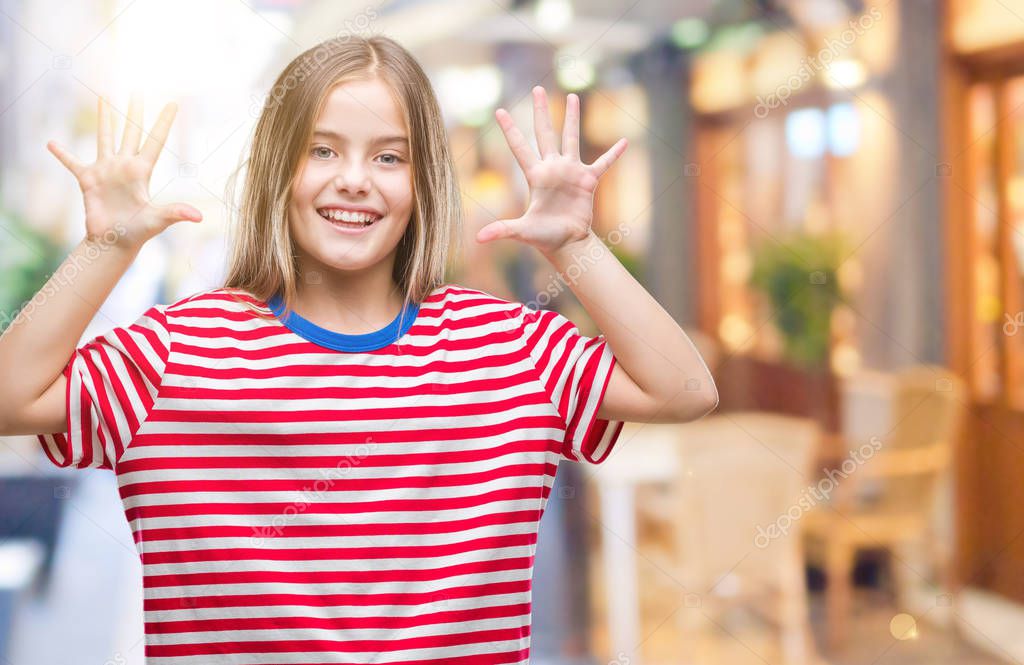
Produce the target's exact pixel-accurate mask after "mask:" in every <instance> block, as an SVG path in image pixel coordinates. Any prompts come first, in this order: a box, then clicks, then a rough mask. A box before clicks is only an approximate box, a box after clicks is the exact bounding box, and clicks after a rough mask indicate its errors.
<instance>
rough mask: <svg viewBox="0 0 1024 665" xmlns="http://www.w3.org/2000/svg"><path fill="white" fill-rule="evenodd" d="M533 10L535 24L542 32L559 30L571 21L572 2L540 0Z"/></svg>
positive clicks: (565, 0)
mask: <svg viewBox="0 0 1024 665" xmlns="http://www.w3.org/2000/svg"><path fill="white" fill-rule="evenodd" d="M534 11H535V14H534V16H535V17H536V19H537V25H538V26H540V29H541V30H543V31H544V32H559V31H560V30H563V29H564V28H565V27H566V26H567V25H569V22H570V21H572V13H573V12H572V3H570V2H569V0H540V2H538V3H537V8H536V9H535V10H534Z"/></svg>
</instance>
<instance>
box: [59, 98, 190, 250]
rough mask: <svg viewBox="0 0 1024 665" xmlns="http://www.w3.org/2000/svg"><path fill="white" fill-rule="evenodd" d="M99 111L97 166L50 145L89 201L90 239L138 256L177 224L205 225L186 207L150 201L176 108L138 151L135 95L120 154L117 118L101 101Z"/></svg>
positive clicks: (139, 114) (138, 103)
mask: <svg viewBox="0 0 1024 665" xmlns="http://www.w3.org/2000/svg"><path fill="white" fill-rule="evenodd" d="M98 106H99V131H98V132H97V150H96V153H97V154H96V162H95V163H93V164H89V165H88V166H86V165H83V164H82V163H81V162H79V161H78V160H77V159H75V157H74V156H72V155H71V154H70V153H69V152H67V151H66V150H64V149H63V148H61V147H60V146H59V145H57V143H56V142H54V141H50V142H48V143H47V144H46V147H47V149H49V150H50V152H51V153H53V155H54V156H55V157H56V158H57V159H59V160H60V162H61V163H62V164H63V165H64V166H66V167H67V168H68V170H70V171H71V173H72V174H74V176H75V178H76V179H77V180H78V185H79V187H80V188H81V190H82V197H83V198H84V199H85V228H86V237H87V238H89V239H92V240H103V241H104V242H107V243H113V244H115V245H117V246H121V247H127V248H129V249H133V250H137V249H139V248H141V247H142V245H143V243H145V242H146V241H147V240H149V239H150V238H152V237H154V236H156V235H157V234H159V233H160V232H161V231H163V230H164V229H166V228H167V227H168V226H170V225H171V224H174V223H175V222H179V221H183V220H184V221H190V222H200V221H202V219H203V215H202V213H201V212H199V210H197V209H196V208H194V207H192V206H190V205H188V204H186V203H172V204H169V205H165V206H154V205H153V204H152V202H151V201H150V198H149V178H150V176H151V175H152V173H153V166H154V165H155V164H156V160H157V159H158V158H159V157H160V151H161V150H162V149H163V147H164V141H166V140H167V134H168V132H169V131H170V129H171V123H173V122H174V115H175V113H176V112H177V110H178V109H177V105H176V104H174V103H173V102H172V103H169V104H167V105H166V106H164V108H163V110H162V111H160V117H158V118H157V121H156V124H155V125H154V126H153V131H152V132H150V134H149V137H148V138H147V139H146V143H145V145H143V146H142V150H141V151H140V150H139V140H140V137H141V134H142V99H141V98H140V96H138V95H134V94H133V95H132V98H131V101H130V102H129V105H128V120H127V122H126V123H125V127H124V135H123V137H122V139H121V148H120V150H118V151H117V152H116V153H115V152H114V146H113V140H112V136H111V135H112V133H113V124H114V123H113V113H112V112H111V110H110V108H109V105H108V104H107V103H106V100H105V99H104V98H103V97H100V98H99V102H98ZM110 231H114V234H111V233H110ZM115 234H116V235H115ZM115 238H116V239H115Z"/></svg>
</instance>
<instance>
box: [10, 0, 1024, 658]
mask: <svg viewBox="0 0 1024 665" xmlns="http://www.w3.org/2000/svg"><path fill="white" fill-rule="evenodd" d="M376 33H383V34H387V35H389V36H392V37H394V38H396V39H398V40H399V41H400V42H402V43H403V44H404V45H406V47H407V48H409V49H410V50H411V51H412V52H413V53H414V54H415V55H416V57H417V58H418V59H419V60H420V62H421V63H422V64H423V66H424V67H425V69H427V71H428V73H429V74H430V77H431V79H432V81H433V83H434V85H435V88H436V91H437V93H438V96H439V98H440V100H441V102H442V104H443V106H444V112H445V117H446V121H447V125H448V129H449V134H450V139H451V144H452V147H453V150H454V155H455V158H456V161H457V166H458V169H459V171H460V179H461V187H462V193H463V200H464V206H465V211H466V214H467V223H466V226H465V229H464V233H463V234H462V235H463V238H462V241H461V247H460V248H458V251H457V253H456V254H455V255H454V261H453V264H452V267H451V274H450V275H449V281H453V282H457V283H460V284H463V285H466V286H470V287H473V288H479V289H483V290H486V291H489V292H491V293H494V294H496V295H500V296H502V297H506V298H510V299H516V300H519V301H522V302H534V303H536V304H537V305H538V306H540V307H544V308H548V309H556V310H559V311H561V312H562V313H564V314H565V315H567V316H569V317H570V318H571V319H573V320H574V321H576V322H577V323H578V325H579V326H580V328H581V330H583V331H585V332H586V333H587V334H591V335H593V334H597V333H598V331H597V330H595V329H594V327H593V323H592V322H591V321H590V320H589V319H588V317H587V314H586V312H585V311H584V310H583V309H582V308H581V307H580V306H579V303H578V302H577V301H576V300H575V299H574V297H573V294H572V292H571V291H570V290H569V288H568V287H567V286H566V285H565V284H564V282H562V281H560V280H559V279H558V278H556V277H555V275H554V274H553V271H552V270H550V269H549V267H548V266H547V265H546V264H545V263H544V262H543V260H542V259H541V258H540V257H539V255H537V254H536V253H535V252H533V251H532V250H530V249H529V248H525V247H520V246H518V245H517V244H515V243H511V242H497V243H490V244H487V245H483V246H481V245H478V244H477V243H476V242H475V241H474V239H473V236H474V235H475V233H476V231H477V230H478V229H479V228H480V227H481V226H483V224H485V223H487V222H489V221H492V220H494V219H497V218H502V217H507V216H517V215H518V214H519V213H520V211H521V210H522V209H523V206H524V205H525V201H526V200H525V196H526V188H525V180H524V179H523V178H522V175H521V173H520V172H519V169H518V167H517V165H516V163H515V161H514V159H513V158H512V156H511V153H510V152H509V150H508V147H507V146H506V144H505V141H504V137H503V136H502V133H501V131H500V129H498V127H497V126H496V123H495V122H494V117H493V111H494V109H495V108H496V107H498V106H503V107H505V108H508V109H509V110H510V111H511V112H512V114H513V116H514V117H515V118H516V121H517V123H518V124H519V126H520V127H521V128H524V129H526V130H529V129H530V128H532V126H533V124H532V116H531V106H530V89H531V87H532V86H533V85H536V84H540V85H543V86H545V88H547V90H548V93H549V95H550V96H551V100H552V105H553V109H552V112H553V114H554V116H555V117H554V122H555V123H556V124H555V126H556V127H561V122H562V113H563V108H564V103H565V95H566V94H567V93H568V92H577V93H578V94H579V95H580V96H581V100H582V110H583V128H582V146H583V157H584V160H585V161H591V160H593V159H594V158H596V157H597V156H598V155H599V154H601V153H602V152H603V151H604V150H606V149H607V148H608V147H610V146H611V145H612V144H613V143H614V142H615V141H616V140H617V139H618V138H619V137H622V136H625V137H628V138H629V141H630V146H629V149H628V150H627V152H626V153H625V155H624V156H623V157H622V158H621V159H620V160H619V161H618V162H617V164H616V165H615V166H614V167H613V168H612V169H611V170H610V171H609V172H608V173H607V175H605V177H604V178H603V179H602V183H601V185H600V187H599V189H598V198H597V217H596V221H595V230H596V231H597V233H598V235H600V236H601V237H602V239H603V240H604V241H605V244H606V245H607V246H608V247H609V248H610V249H611V250H612V251H613V252H615V254H616V255H617V256H618V257H619V259H620V260H621V261H622V262H623V264H624V265H626V267H627V268H628V269H629V270H630V271H631V272H632V273H633V274H634V275H635V276H636V277H637V278H638V279H639V280H640V281H641V282H643V284H644V285H645V286H646V287H647V288H648V290H650V291H651V293H653V294H654V295H655V297H656V298H657V299H658V301H659V302H660V303H661V304H662V305H663V306H664V307H665V308H666V309H667V310H668V311H669V312H670V313H672V315H673V316H674V317H675V318H676V320H677V321H678V322H679V323H680V325H682V326H683V327H684V329H685V330H686V331H687V332H688V334H689V335H690V336H691V338H692V339H693V341H694V342H695V344H696V345H697V346H698V348H699V349H700V350H701V351H702V353H703V354H704V358H705V360H706V361H707V362H708V365H709V367H710V368H711V370H712V372H713V374H714V376H715V379H716V382H717V385H718V389H719V393H720V395H721V403H720V406H719V408H718V410H717V411H716V412H715V413H713V414H711V415H709V416H707V417H705V418H703V419H701V420H699V421H697V422H693V423H687V424H683V425H664V424H644V423H627V424H626V426H625V428H624V430H623V432H622V435H621V437H620V439H619V443H618V444H617V446H616V448H615V450H614V451H613V452H612V454H611V456H610V457H609V458H608V459H606V460H605V461H604V462H603V463H602V464H601V465H599V466H590V465H582V464H573V463H569V462H563V463H562V465H561V466H560V468H559V470H558V475H557V482H556V488H555V491H554V492H553V494H552V497H551V500H550V503H549V507H548V509H547V511H546V513H545V515H544V519H543V520H542V524H541V536H540V544H539V547H538V551H537V563H536V566H537V568H536V577H535V586H534V597H533V614H534V618H533V633H532V661H531V662H535V663H618V664H620V665H626V664H627V663H628V664H633V665H636V664H637V663H651V664H654V663H693V662H699V663H730V664H733V663H747V662H750V663H926V662H927V663H958V664H960V663H1003V662H1006V663H1019V662H1022V661H1024V538H1022V535H1024V491H1022V489H1021V487H1022V484H1021V482H1020V479H1021V478H1022V477H1024V437H1022V432H1024V430H1022V427H1021V426H1022V424H1024V334H1021V335H1019V336H1018V332H1019V330H1020V329H1021V328H1022V327H1024V5H1021V3H1019V2H1011V1H1010V0H948V1H941V0H934V1H932V0H673V1H668V0H643V1H634V2H622V1H619V0H604V1H602V2H598V1H597V0H522V1H520V0H513V1H511V2H510V1H508V0H466V1H462V2H458V3H456V2H452V1H451V0H393V1H388V0H383V1H382V2H379V3H376V4H372V5H371V4H361V3H358V2H348V1H344V0H341V1H339V0H332V1H330V2H328V1H327V0H319V1H316V0H241V1H234V0H205V1H204V2H199V1H198V0H181V1H179V2H174V3H170V2H160V1H158V0H128V1H126V0H108V1H104V2H93V3H72V4H67V3H63V2H57V0H31V1H29V0H0V44H2V47H0V234H2V238H3V240H2V242H0V275H2V278H0V313H2V315H3V320H0V327H6V325H7V324H8V323H9V322H10V320H11V319H13V317H14V315H15V314H16V313H17V312H18V310H19V309H20V308H21V307H23V306H24V305H25V304H26V303H27V301H29V299H30V298H31V297H32V295H33V294H34V293H35V292H36V291H37V290H38V289H39V288H40V287H41V286H42V285H43V284H44V282H45V281H46V280H47V278H48V277H49V276H50V275H51V274H52V273H53V271H54V269H55V268H56V267H57V266H58V265H59V263H60V261H61V260H62V259H63V258H64V257H65V256H66V255H67V252H68V251H69V249H70V247H71V246H72V245H73V244H75V243H76V242H77V241H78V240H79V239H80V238H81V237H82V234H83V229H84V225H83V209H82V203H81V196H80V193H79V192H78V189H77V186H76V183H75V181H74V179H73V178H72V176H71V175H70V174H69V173H67V172H66V171H65V170H64V169H63V167H62V166H61V165H60V164H59V163H58V162H57V160H55V159H54V158H53V157H52V155H50V154H49V153H48V152H47V150H46V148H45V144H46V142H47V141H48V140H51V139H53V140H56V141H58V142H60V143H61V144H62V145H64V146H67V147H69V148H70V149H71V150H72V151H73V152H74V153H75V154H76V155H77V156H78V157H79V158H80V159H82V160H86V161H92V160H93V159H94V158H95V134H96V125H97V123H96V117H95V112H96V100H97V96H98V95H100V94H104V95H106V96H107V97H108V99H110V101H111V102H112V104H113V105H114V106H115V113H116V115H117V117H118V122H119V123H123V119H124V116H125V112H126V110H127V103H128V97H129V93H130V91H131V90H132V89H140V90H142V91H143V92H144V94H145V99H146V120H145V126H146V128H147V129H148V128H149V127H150V126H151V124H152V122H153V120H154V119H155V114H156V112H157V111H158V110H159V108H160V107H161V106H162V105H163V104H164V103H166V102H167V101H172V100H173V101H175V102H177V103H178V104H179V113H178V117H177V120H176V122H175V125H174V128H173V130H172V132H171V135H170V138H169V140H168V142H167V145H166V148H165V150H164V153H163V155H162V157H161V160H160V162H159V163H158V164H157V169H156V171H155V173H154V175H153V180H152V196H153V198H154V200H155V201H156V202H157V203H167V202H172V201H178V200H181V201H187V202H189V203H191V204H192V205H195V206H196V207H198V208H199V209H201V210H202V211H203V214H204V217H205V221H204V222H203V223H202V224H200V225H191V224H178V225H175V226H174V227H172V228H171V229H170V230H169V231H168V232H167V233H165V234H163V235H161V236H160V237H158V238H157V239H155V240H154V241H153V242H150V243H149V244H148V245H147V246H146V247H145V249H144V251H143V254H142V255H141V256H140V257H139V260H137V261H136V263H135V265H134V266H133V268H132V269H131V270H130V271H129V272H128V273H127V274H126V275H125V277H124V279H123V280H122V281H121V283H120V284H119V285H118V287H117V289H116V290H115V292H114V293H113V294H112V295H111V297H110V298H109V300H108V301H107V302H106V303H104V304H103V305H102V307H101V308H100V311H99V312H98V314H97V316H96V318H95V320H94V321H93V322H92V324H91V325H90V327H89V329H88V330H87V331H86V333H85V336H84V337H83V342H84V341H85V340H87V339H89V338H92V337H93V336H95V335H98V334H101V333H103V332H105V331H106V330H109V329H110V328H112V327H114V326H116V325H126V324H129V323H130V322H131V321H133V320H134V319H135V318H136V317H137V316H138V315H140V314H141V313H142V312H143V311H144V310H145V309H146V308H147V307H148V306H149V305H151V304H153V303H167V302H172V301H174V300H177V299H179V298H182V297H184V296H186V295H190V294H192V293H194V292H196V291H200V290H204V289H208V288H215V287H216V286H218V285H219V280H220V278H221V277H222V274H223V270H224V267H225V251H226V246H225V240H226V229H225V221H224V220H225V219H226V217H227V213H228V212H229V210H230V208H231V205H232V203H231V202H230V201H229V197H228V195H227V194H226V185H227V182H228V178H229V176H230V175H231V173H232V171H234V170H235V169H236V168H237V166H238V165H239V163H240V162H241V161H242V160H243V159H244V155H245V150H246V147H247V142H248V140H249V139H250V136H251V132H252V130H253V128H254V124H255V121H256V119H257V117H258V114H259V111H260V108H261V106H262V104H263V102H264V100H265V97H266V95H267V94H268V93H269V89H270V86H271V85H272V83H273V80H274V78H275V77H276V76H277V74H278V72H279V71H280V70H281V68H283V66H284V65H285V64H286V63H287V62H288V61H289V60H291V59H292V58H293V57H294V56H296V55H297V54H298V53H300V52H301V51H303V50H305V49H306V48H308V47H310V46H313V45H314V44H316V43H317V42H319V41H321V40H323V39H327V38H331V37H337V36H343V35H346V34H367V35H369V34H376ZM115 131H116V132H117V136H120V131H121V129H120V128H117V129H116V130H115ZM527 133H528V134H530V132H529V131H527ZM531 138H532V136H531ZM642 332H643V331H642V328H641V327H638V328H637V343H645V342H644V340H643V335H642ZM13 378H14V377H4V380H11V379H13ZM0 443H2V444H3V445H0V474H2V479H0V659H2V661H3V662H4V663H9V664H17V665H30V664H35V663H39V664H47V665H49V664H52V663H62V662H75V663H80V664H86V663H97V664H98V663H130V664H141V663H143V662H144V654H143V650H144V645H143V640H142V623H143V613H142V590H141V568H140V564H139V560H138V556H137V554H136V551H135V548H134V545H133V542H132V539H131V534H130V532H129V530H128V526H127V523H126V522H125V519H124V516H123V513H122V512H121V505H120V499H119V496H118V493H117V484H116V478H115V477H114V475H113V474H112V473H110V472H109V471H104V470H90V471H71V470H61V469H57V468H55V467H53V465H52V464H50V462H49V461H48V460H47V459H46V457H45V456H44V454H43V452H42V451H41V449H40V448H39V446H38V443H37V442H36V440H35V438H34V437H8V438H6V439H0ZM58 636H60V637H58Z"/></svg>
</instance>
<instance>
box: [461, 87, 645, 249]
mask: <svg viewBox="0 0 1024 665" xmlns="http://www.w3.org/2000/svg"><path fill="white" fill-rule="evenodd" d="M494 114H495V116H496V117H497V120H498V124H499V125H500V126H501V130H502V132H504V134H505V140H506V141H507V142H508V145H509V148H511V149H512V154H513V155H514V156H515V158H516V161H517V162H519V166H520V168H522V169H523V174H524V175H525V176H526V182H527V183H528V184H529V187H530V204H529V206H528V207H527V209H526V212H525V213H524V214H523V215H522V216H521V217H517V218H515V219H499V220H497V221H495V222H491V223H490V224H488V225H486V226H484V227H483V228H482V229H480V230H479V231H478V232H477V234H476V239H477V241H478V242H488V241H491V240H496V239H499V238H515V239H516V240H520V241H522V242H525V243H527V244H529V245H533V246H534V247H536V248H537V249H538V250H540V251H541V252H542V253H544V254H546V255H547V254H551V253H553V252H555V251H557V250H559V249H561V248H562V247H564V246H565V245H567V244H569V243H571V242H574V241H577V240H583V239H585V238H586V237H587V236H588V235H589V233H590V225H591V223H592V222H593V219H594V190H596V189H597V181H598V178H600V177H601V176H602V175H603V174H604V172H605V171H607V170H608V169H609V167H611V165H612V164H613V163H614V162H615V160H616V159H618V158H619V156H620V155H622V153H623V152H625V150H626V143H627V141H626V139H625V138H622V139H619V140H618V141H616V142H615V145H613V146H612V147H611V148H609V149H608V151H607V152H605V153H604V154H603V155H601V156H600V157H599V158H598V159H597V160H596V161H594V163H593V164H584V163H583V162H582V161H580V141H579V133H580V98H579V96H577V95H575V94H570V95H569V96H568V98H567V99H566V104H565V126H564V127H563V129H562V151H561V152H559V151H558V147H557V145H556V137H555V131H554V129H553V128H552V127H551V117H550V115H549V111H548V100H547V92H546V91H545V90H544V88H543V87H541V86H536V87H534V89H533V124H534V132H535V134H536V136H537V146H538V148H539V149H540V158H538V157H537V155H536V154H535V153H534V151H533V150H532V149H531V148H530V145H529V144H528V143H527V141H526V138H525V137H524V136H523V133H522V132H520V131H519V128H518V127H516V124H515V122H513V121H512V116H510V115H509V113H508V111H506V110H505V109H503V108H499V109H498V110H497V111H495V113H494Z"/></svg>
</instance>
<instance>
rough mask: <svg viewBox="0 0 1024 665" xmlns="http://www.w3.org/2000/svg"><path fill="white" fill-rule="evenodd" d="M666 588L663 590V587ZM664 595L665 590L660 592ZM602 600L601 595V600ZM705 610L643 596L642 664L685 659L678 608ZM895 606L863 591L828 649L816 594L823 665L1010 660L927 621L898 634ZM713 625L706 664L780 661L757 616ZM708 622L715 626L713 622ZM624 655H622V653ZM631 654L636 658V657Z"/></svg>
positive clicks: (605, 649) (601, 651) (963, 664)
mask: <svg viewBox="0 0 1024 665" xmlns="http://www.w3.org/2000/svg"><path fill="white" fill-rule="evenodd" d="M661 591H664V589H662V590H661ZM661 595H662V596H664V594H661ZM602 602H603V601H600V600H599V601H598V603H599V604H600V603H602ZM686 611H700V610H694V609H690V608H686V607H685V606H682V599H680V603H678V604H675V605H673V604H672V603H671V602H669V601H668V600H666V599H664V598H663V599H662V600H659V601H655V600H652V599H650V598H648V599H647V600H646V601H645V602H643V608H642V622H641V634H642V636H643V640H644V641H643V643H642V646H641V652H640V656H641V657H642V662H643V665H669V664H672V665H677V664H678V663H680V662H683V660H682V658H681V656H680V653H681V651H682V648H683V646H684V643H683V636H682V634H681V631H680V628H679V624H678V619H679V613H681V612H686ZM895 614H896V610H894V609H893V607H892V605H891V603H890V601H889V600H888V598H887V597H886V596H885V595H883V594H879V593H869V592H859V593H858V595H857V597H856V600H855V607H854V614H853V619H852V621H851V623H850V638H849V642H848V645H847V646H846V647H845V648H844V649H843V650H841V651H837V652H835V653H830V652H828V650H827V649H825V648H824V647H823V645H824V622H823V612H822V607H821V598H820V596H818V595H817V594H813V595H812V599H811V615H812V617H813V619H812V630H813V632H814V635H815V642H816V647H817V648H818V651H819V663H820V665H825V664H828V665H868V664H870V665H897V664H898V665H947V664H948V665H997V664H1001V663H1007V662H1011V661H1009V660H1008V659H1007V660H1000V659H998V658H995V657H993V656H991V655H989V654H988V653H987V652H982V651H979V650H978V649H976V648H974V647H973V646H971V645H969V644H967V643H966V642H965V641H963V640H962V639H960V638H959V637H957V635H956V634H955V633H953V632H952V631H950V630H947V629H945V628H942V627H937V626H934V625H932V624H928V623H919V624H918V625H917V636H916V637H915V638H913V639H905V640H899V639H896V638H895V637H893V634H892V632H891V629H890V622H891V621H892V619H893V617H894V615H895ZM601 617H602V615H601V613H600V612H598V614H597V616H596V617H595V622H594V628H593V633H592V639H593V649H594V653H595V656H596V657H597V661H598V662H614V661H615V660H616V656H615V655H614V654H612V653H611V650H610V648H609V646H608V639H607V637H608V636H607V633H606V630H605V627H604V625H603V622H602V620H601ZM727 621H728V623H726V621H722V622H721V624H720V626H719V627H717V628H716V627H714V626H711V627H710V628H709V629H708V630H707V631H706V632H705V633H704V635H703V637H702V638H701V639H700V640H699V643H698V646H697V654H698V659H699V660H698V662H700V663H701V665H718V664H722V665H747V664H750V665H775V664H776V663H782V662H783V659H782V657H781V654H780V651H779V645H778V641H777V638H776V636H775V634H774V633H773V632H772V631H771V630H770V629H769V627H768V626H766V625H765V624H764V622H762V621H761V620H759V619H758V618H756V617H753V616H749V615H744V614H740V613H736V614H733V615H730V616H729V617H728V619H727ZM705 625H707V626H710V623H709V622H705ZM618 660H621V659H618ZM632 660H634V661H635V660H636V659H635V658H634V659H632Z"/></svg>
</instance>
